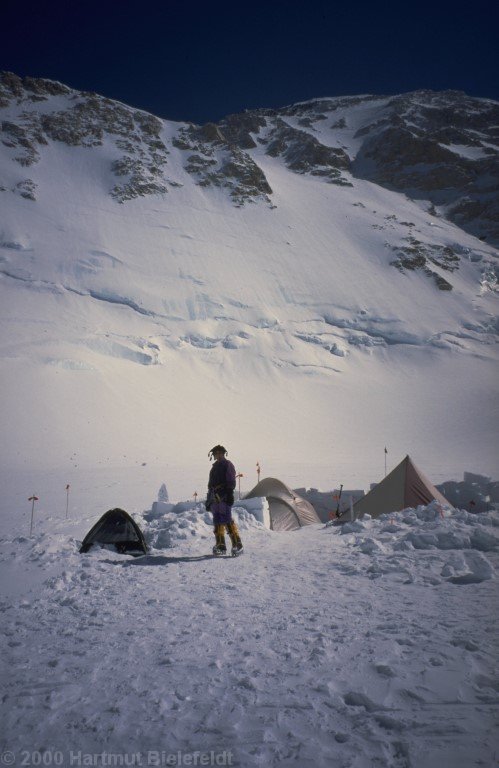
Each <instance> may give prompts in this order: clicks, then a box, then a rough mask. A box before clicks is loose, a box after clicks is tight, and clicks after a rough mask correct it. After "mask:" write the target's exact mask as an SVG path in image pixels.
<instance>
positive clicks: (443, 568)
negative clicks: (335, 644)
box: [336, 502, 499, 585]
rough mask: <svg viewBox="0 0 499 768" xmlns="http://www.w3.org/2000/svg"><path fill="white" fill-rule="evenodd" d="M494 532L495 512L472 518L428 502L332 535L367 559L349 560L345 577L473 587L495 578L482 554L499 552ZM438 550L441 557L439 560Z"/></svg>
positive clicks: (498, 517)
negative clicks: (390, 578) (381, 578)
mask: <svg viewBox="0 0 499 768" xmlns="http://www.w3.org/2000/svg"><path fill="white" fill-rule="evenodd" d="M498 527H499V514H498V513H497V512H496V511H490V512H483V513H481V514H480V515H476V514H471V513H469V512H467V511H465V510H455V509H448V508H442V507H441V506H440V505H439V504H437V503H436V502H432V503H431V504H429V505H428V506H420V507H418V508H417V509H412V508H409V509H404V510H402V511H401V512H395V513H390V514H385V515H381V516H380V517H379V518H378V519H376V520H371V519H366V517H364V518H363V519H361V520H355V521H354V522H349V523H345V524H344V525H343V526H341V528H340V529H339V530H338V529H336V532H337V533H339V535H340V536H341V539H340V540H343V541H344V542H345V544H346V545H347V546H348V547H350V548H351V549H352V550H353V552H357V553H359V554H361V555H366V556H368V557H369V558H370V562H367V563H366V562H365V561H364V560H363V559H353V560H352V564H351V565H350V566H349V569H348V573H349V575H352V574H361V573H364V574H367V575H368V576H369V577H370V578H379V577H380V576H386V575H391V576H392V577H394V578H399V579H400V578H401V580H402V582H403V583H412V582H414V581H422V582H423V583H426V584H430V585H437V584H441V583H442V582H443V581H447V582H449V583H451V584H477V583H480V582H482V581H485V580H487V579H492V578H494V566H493V565H492V563H491V562H490V561H489V559H488V558H487V556H486V555H485V554H484V553H496V552H498V551H499V531H498V530H497V528H498ZM439 551H440V552H442V555H440V556H437V555H436V553H438V552H439ZM444 553H448V556H446V555H445V554H444Z"/></svg>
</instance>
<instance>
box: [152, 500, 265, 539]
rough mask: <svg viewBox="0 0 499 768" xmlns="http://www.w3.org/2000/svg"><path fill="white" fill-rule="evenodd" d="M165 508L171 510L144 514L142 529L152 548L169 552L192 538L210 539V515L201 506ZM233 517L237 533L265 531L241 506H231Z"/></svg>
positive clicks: (211, 520) (211, 522)
mask: <svg viewBox="0 0 499 768" xmlns="http://www.w3.org/2000/svg"><path fill="white" fill-rule="evenodd" d="M163 506H164V507H166V506H167V505H163ZM168 506H170V507H172V509H171V510H167V511H164V512H163V513H162V514H161V515H159V516H158V514H157V513H156V512H154V513H153V512H145V513H144V521H145V522H144V523H143V525H142V528H143V532H144V536H145V539H146V541H147V544H148V546H149V547H150V548H151V549H169V548H170V547H175V546H178V545H179V544H180V543H185V542H188V541H189V540H194V539H196V540H198V541H199V540H206V539H209V540H210V541H211V540H212V539H213V515H212V514H211V512H208V511H207V510H206V509H205V507H204V504H196V503H194V502H189V501H187V502H179V503H178V504H175V505H173V504H172V505H168ZM156 509H157V507H156ZM232 517H233V519H234V520H235V522H236V524H237V526H238V528H239V530H240V531H247V530H250V529H255V528H259V529H263V528H264V526H263V524H262V523H261V522H260V521H258V520H257V519H256V518H255V517H254V515H252V514H251V512H248V510H247V509H244V508H243V507H237V506H235V507H233V510H232Z"/></svg>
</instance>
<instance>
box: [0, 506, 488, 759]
mask: <svg viewBox="0 0 499 768" xmlns="http://www.w3.org/2000/svg"><path fill="white" fill-rule="evenodd" d="M134 516H135V517H136V519H137V520H138V522H139V523H140V524H141V527H142V528H143V530H144V533H145V535H146V538H147V539H148V541H149V543H150V544H151V547H152V548H151V551H150V553H149V554H148V555H147V556H144V557H141V558H135V559H134V558H131V557H129V556H124V555H118V554H116V553H115V552H111V551H109V550H106V549H97V550H95V549H94V550H93V551H91V552H90V553H89V554H88V555H79V554H78V552H77V547H78V541H81V539H82V538H83V535H84V534H85V533H86V531H87V530H88V529H89V528H90V526H91V525H92V523H93V522H95V516H94V517H91V516H89V517H88V518H87V519H86V520H79V521H74V520H69V521H65V520H61V519H60V517H57V516H53V517H48V516H47V517H46V518H45V519H43V520H39V521H38V527H37V530H36V537H33V538H32V539H29V538H28V537H26V536H20V535H13V536H10V537H9V536H4V538H3V540H2V560H1V562H0V566H1V568H2V570H3V573H4V574H7V575H8V578H7V579H5V583H6V584H7V585H12V589H11V594H8V595H6V596H5V597H4V599H3V600H2V603H1V606H0V608H1V612H2V633H1V638H2V658H3V659H4V661H5V663H6V664H5V672H4V693H5V695H4V699H3V703H2V710H3V711H2V722H3V726H4V727H3V738H2V747H3V748H4V749H9V750H12V751H13V752H14V753H15V754H19V753H20V751H21V750H22V749H37V750H42V751H43V750H50V749H58V750H62V751H63V753H64V755H65V760H66V762H65V765H66V764H68V765H69V762H68V759H69V758H68V755H69V750H73V751H74V750H82V751H83V752H84V753H101V752H103V751H106V750H107V751H109V752H115V753H120V754H122V753H124V752H127V753H132V752H134V753H136V752H142V753H146V752H147V750H166V752H168V753H173V752H175V751H177V750H183V751H185V752H189V753H190V752H193V751H194V750H201V751H203V752H206V751H209V750H215V751H217V752H218V753H220V752H222V751H223V750H231V751H232V752H233V754H234V761H235V764H236V765H241V766H250V765H264V764H265V765H289V766H291V765H296V766H300V768H301V766H310V768H312V766H331V765H334V766H335V767H336V766H338V767H339V768H347V766H348V768H371V767H372V766H383V767H385V766H390V768H408V767H409V766H410V768H437V766H442V765H452V766H456V768H469V766H471V765H478V764H483V765H492V761H493V754H494V743H493V736H492V732H491V728H492V724H493V717H494V715H495V712H496V707H497V703H498V699H497V692H498V690H499V681H498V678H497V674H496V672H495V669H494V661H495V659H496V650H495V645H494V631H495V630H496V629H497V612H494V610H493V608H492V606H493V601H494V596H495V593H496V582H495V574H496V569H497V564H498V555H497V549H498V541H499V516H498V514H497V513H493V512H489V513H484V514H481V515H480V516H476V515H475V516H473V515H470V514H469V513H466V512H463V511H449V510H445V511H444V512H443V516H442V513H441V510H440V509H439V508H437V507H436V506H435V505H430V506H429V507H426V508H418V509H417V510H404V511H403V512H400V513H396V514H391V515H386V516H383V517H382V518H380V519H379V520H376V521H374V520H369V519H364V521H357V522H355V523H352V524H346V525H343V526H338V527H335V526H330V527H324V526H322V525H317V526H309V527H308V528H304V529H301V530H300V531H295V532H288V533H275V532H272V531H269V530H268V529H266V528H265V527H264V526H262V525H261V523H259V522H258V521H257V520H255V519H254V518H253V517H252V515H251V514H250V513H249V512H248V511H247V510H244V509H238V508H237V507H236V508H235V517H236V519H237V521H238V524H239V526H240V529H241V533H242V538H243V542H244V544H245V549H246V552H245V554H244V555H243V556H242V557H240V558H238V559H237V560H233V559H232V558H217V559H214V558H212V557H211V556H210V554H209V553H210V551H211V546H212V542H213V534H212V529H211V516H210V514H209V513H206V512H205V510H204V508H203V507H202V506H200V505H199V506H196V505H195V504H193V503H190V502H186V503H184V504H182V505H177V507H176V509H175V508H174V509H172V510H171V511H170V512H167V513H165V514H163V515H160V516H155V515H154V514H152V512H151V511H148V512H145V513H143V514H141V515H138V514H135V515H134ZM16 574H17V580H16ZM480 761H481V763H480Z"/></svg>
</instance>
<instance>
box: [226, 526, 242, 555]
mask: <svg viewBox="0 0 499 768" xmlns="http://www.w3.org/2000/svg"><path fill="white" fill-rule="evenodd" d="M227 531H228V533H229V536H230V542H231V544H232V554H233V555H239V554H240V553H241V552H242V551H243V543H242V541H241V537H240V535H239V531H238V529H237V525H236V524H235V522H234V521H232V522H231V523H229V524H228V525H227Z"/></svg>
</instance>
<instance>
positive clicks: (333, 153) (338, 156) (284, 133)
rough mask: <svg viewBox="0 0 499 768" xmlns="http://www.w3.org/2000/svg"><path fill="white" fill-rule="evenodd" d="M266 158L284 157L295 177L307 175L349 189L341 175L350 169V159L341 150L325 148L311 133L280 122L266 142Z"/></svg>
mask: <svg viewBox="0 0 499 768" xmlns="http://www.w3.org/2000/svg"><path fill="white" fill-rule="evenodd" d="M267 154H268V155H270V156H271V157H283V158H284V161H285V163H286V165H287V166H288V168H290V170H292V171H294V172H295V173H301V174H303V173H309V174H310V175H311V176H321V177H323V178H324V179H326V181H328V182H330V183H331V184H340V185H343V186H352V185H351V182H350V181H348V180H347V179H346V178H345V177H344V176H343V175H342V173H341V171H342V170H343V171H344V170H348V169H349V167H350V159H349V157H348V155H347V154H346V152H345V151H344V150H343V149H339V148H338V149H337V148H333V147H327V146H325V145H324V144H321V142H319V141H318V140H317V139H316V138H315V137H314V136H312V135H311V134H310V133H307V132H306V131H302V130H298V129H296V128H292V127H291V126H289V125H288V124H287V123H286V122H285V121H284V120H281V119H279V118H278V119H277V120H276V121H275V128H274V130H273V131H272V132H271V133H270V138H269V139H267Z"/></svg>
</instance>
